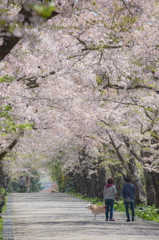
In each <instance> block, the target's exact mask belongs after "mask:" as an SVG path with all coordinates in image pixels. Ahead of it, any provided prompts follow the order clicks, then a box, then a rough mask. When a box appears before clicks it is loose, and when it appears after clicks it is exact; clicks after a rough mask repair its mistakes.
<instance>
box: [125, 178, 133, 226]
mask: <svg viewBox="0 0 159 240" xmlns="http://www.w3.org/2000/svg"><path fill="white" fill-rule="evenodd" d="M122 196H123V198H124V204H125V211H126V216H127V220H126V221H127V222H130V214H129V207H130V209H131V213H132V221H134V217H135V211H134V199H135V188H134V185H133V184H131V183H130V178H129V177H126V178H125V184H124V186H123V188H122Z"/></svg>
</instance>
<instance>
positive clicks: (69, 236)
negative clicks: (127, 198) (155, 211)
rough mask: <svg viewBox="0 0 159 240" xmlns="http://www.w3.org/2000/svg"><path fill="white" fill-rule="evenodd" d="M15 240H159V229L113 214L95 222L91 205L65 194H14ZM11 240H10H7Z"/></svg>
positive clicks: (144, 222) (143, 222)
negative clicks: (111, 216) (90, 208)
mask: <svg viewBox="0 0 159 240" xmlns="http://www.w3.org/2000/svg"><path fill="white" fill-rule="evenodd" d="M10 198H11V202H12V216H8V215H7V216H6V217H7V218H9V217H11V218H12V219H13V233H14V234H13V235H14V238H13V239H14V240H107V239H108V240H138V239H139V240H159V225H158V224H150V223H148V222H146V221H143V220H140V219H136V220H135V222H126V217H125V214H120V213H118V212H116V211H115V212H114V218H115V222H110V221H108V222H105V215H104V214H103V213H102V214H100V215H98V216H97V218H96V221H93V215H92V213H91V211H90V210H89V209H87V208H86V206H87V204H88V202H85V201H84V200H81V199H78V198H75V197H72V196H70V195H68V194H63V193H49V194H44V193H13V194H11V197H10ZM8 239H9V238H8Z"/></svg>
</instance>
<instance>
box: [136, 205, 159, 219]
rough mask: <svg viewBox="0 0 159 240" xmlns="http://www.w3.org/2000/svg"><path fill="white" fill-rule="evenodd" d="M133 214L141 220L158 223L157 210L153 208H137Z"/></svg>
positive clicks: (158, 210)
mask: <svg viewBox="0 0 159 240" xmlns="http://www.w3.org/2000/svg"><path fill="white" fill-rule="evenodd" d="M135 213H136V216H138V217H140V218H142V219H146V220H148V221H154V222H159V209H155V206H138V207H137V208H136V210H135Z"/></svg>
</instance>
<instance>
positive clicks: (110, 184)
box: [103, 178, 117, 221]
mask: <svg viewBox="0 0 159 240" xmlns="http://www.w3.org/2000/svg"><path fill="white" fill-rule="evenodd" d="M116 192H117V191H116V187H115V185H114V181H113V179H112V178H108V180H107V184H106V185H105V186H104V190H103V195H104V200H105V205H106V211H105V215H106V221H108V215H109V209H110V221H115V220H114V219H113V208H114V198H115V196H116Z"/></svg>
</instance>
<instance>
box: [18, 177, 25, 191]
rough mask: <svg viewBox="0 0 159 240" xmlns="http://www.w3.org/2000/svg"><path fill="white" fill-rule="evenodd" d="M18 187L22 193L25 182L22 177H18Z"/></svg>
mask: <svg viewBox="0 0 159 240" xmlns="http://www.w3.org/2000/svg"><path fill="white" fill-rule="evenodd" d="M19 187H20V192H24V187H25V180H24V178H23V176H20V177H19Z"/></svg>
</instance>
